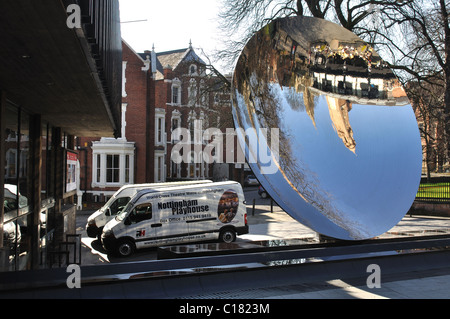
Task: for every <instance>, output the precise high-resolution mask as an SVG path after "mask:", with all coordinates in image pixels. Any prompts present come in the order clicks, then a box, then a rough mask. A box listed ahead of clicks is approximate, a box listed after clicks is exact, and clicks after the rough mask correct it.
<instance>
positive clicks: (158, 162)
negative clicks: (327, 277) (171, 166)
mask: <svg viewBox="0 0 450 319" xmlns="http://www.w3.org/2000/svg"><path fill="white" fill-rule="evenodd" d="M164 177H165V175H164V155H156V156H155V182H164V181H165V178H164Z"/></svg>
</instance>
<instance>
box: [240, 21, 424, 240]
mask: <svg viewBox="0 0 450 319" xmlns="http://www.w3.org/2000/svg"><path fill="white" fill-rule="evenodd" d="M232 102H233V116H234V122H235V126H236V128H237V130H236V131H237V132H238V140H239V142H240V145H241V147H242V149H243V150H244V153H245V155H246V159H247V161H248V163H249V165H250V167H251V169H252V170H253V172H254V174H255V175H256V177H257V178H258V180H259V181H260V183H261V184H262V186H263V187H264V188H265V189H266V190H267V191H268V192H269V194H270V195H271V197H272V198H273V199H274V200H275V201H276V202H277V203H278V204H279V205H280V207H282V208H283V209H284V210H285V211H286V212H287V213H288V214H289V215H291V216H292V217H293V218H295V219H296V220H298V221H299V222H301V223H303V224H304V225H306V226H308V227H310V228H312V229H313V230H315V231H317V232H318V233H320V234H323V235H326V236H330V237H334V238H338V239H344V240H361V239H367V238H373V237H375V236H379V235H381V234H383V233H385V232H386V231H388V230H389V229H391V228H392V227H393V226H395V225H396V224H397V223H398V222H399V221H400V220H401V219H402V217H403V216H404V215H405V214H406V213H407V211H408V210H409V208H410V206H411V204H412V202H413V200H414V198H415V195H416V193H417V189H418V186H419V182H420V175H421V166H422V149H421V141H420V134H419V130H418V125H417V121H416V118H415V116H414V112H413V109H412V107H411V105H410V103H409V101H408V98H407V96H406V94H405V91H404V90H403V88H402V87H401V84H400V83H399V81H398V80H397V78H396V77H395V75H394V74H393V73H392V71H391V70H390V69H389V68H387V67H386V65H385V63H384V62H383V61H382V59H381V58H380V56H379V55H378V54H377V53H376V52H375V51H374V50H373V49H372V48H371V47H370V46H369V45H367V44H366V43H365V42H363V41H362V40H361V39H360V38H358V37H357V36H356V35H354V34H353V33H351V32H349V31H348V30H346V29H344V28H342V27H340V26H338V25H336V24H334V23H331V22H327V21H325V20H321V19H316V18H307V17H295V18H285V19H279V20H277V21H275V22H272V23H271V24H269V25H268V26H266V27H265V28H263V29H262V30H260V31H259V32H258V33H257V34H255V36H254V37H253V38H252V39H251V40H250V41H249V42H248V43H247V45H246V47H245V48H244V50H243V51H242V53H241V56H240V58H239V60H238V62H237V64H236V68H235V72H234V77H233V90H232ZM263 128H266V129H268V130H267V134H261V133H260V132H263V133H265V132H264V130H261V129H263ZM271 128H278V129H279V131H278V132H277V131H273V132H272V131H271V130H270V129H271ZM274 168H275V169H274Z"/></svg>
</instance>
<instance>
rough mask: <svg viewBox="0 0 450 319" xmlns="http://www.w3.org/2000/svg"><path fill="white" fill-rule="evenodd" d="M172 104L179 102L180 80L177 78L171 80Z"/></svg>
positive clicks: (178, 103)
mask: <svg viewBox="0 0 450 319" xmlns="http://www.w3.org/2000/svg"><path fill="white" fill-rule="evenodd" d="M172 104H177V105H180V104H181V81H180V80H179V79H178V78H175V79H174V80H173V81H172Z"/></svg>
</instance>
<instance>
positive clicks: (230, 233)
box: [219, 228, 236, 244]
mask: <svg viewBox="0 0 450 319" xmlns="http://www.w3.org/2000/svg"><path fill="white" fill-rule="evenodd" d="M219 240H220V241H221V242H224V243H227V244H229V243H232V242H234V241H235V240H236V232H235V231H234V230H233V229H231V228H227V229H223V230H222V231H221V232H220V235H219Z"/></svg>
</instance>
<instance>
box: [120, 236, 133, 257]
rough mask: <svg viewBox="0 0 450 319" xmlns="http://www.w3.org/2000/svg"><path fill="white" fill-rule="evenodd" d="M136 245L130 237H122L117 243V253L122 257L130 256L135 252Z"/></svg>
mask: <svg viewBox="0 0 450 319" xmlns="http://www.w3.org/2000/svg"><path fill="white" fill-rule="evenodd" d="M135 249H136V246H135V245H134V243H133V242H132V241H131V240H129V239H121V240H120V241H119V244H118V245H117V254H118V255H119V256H120V257H128V256H131V255H132V254H133V253H134V250H135Z"/></svg>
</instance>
